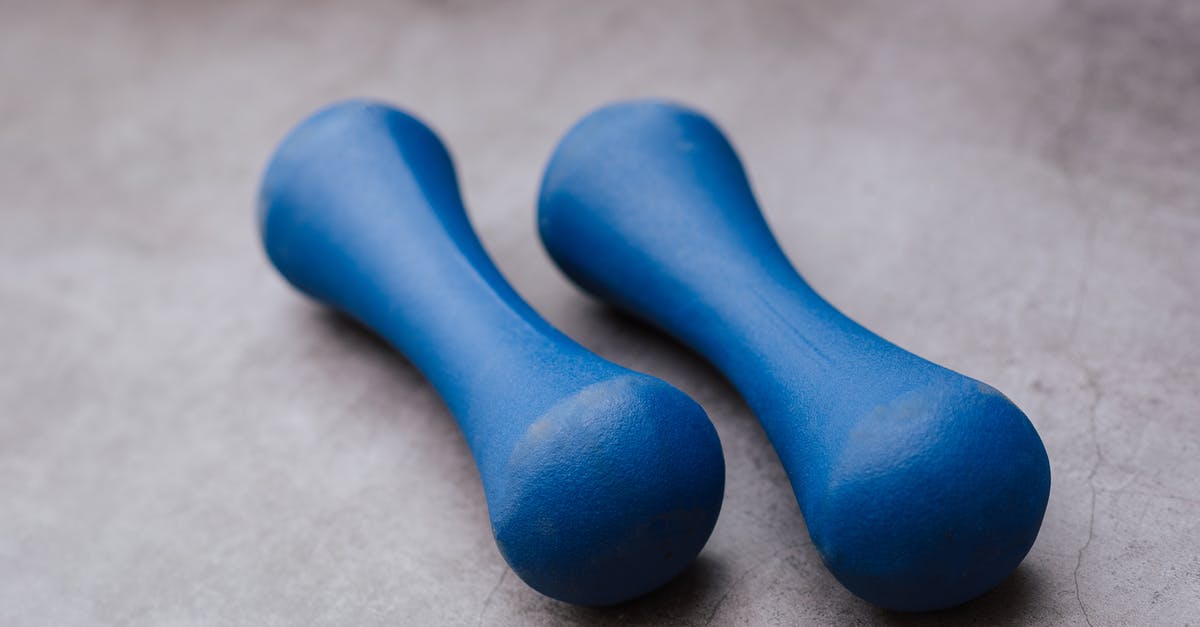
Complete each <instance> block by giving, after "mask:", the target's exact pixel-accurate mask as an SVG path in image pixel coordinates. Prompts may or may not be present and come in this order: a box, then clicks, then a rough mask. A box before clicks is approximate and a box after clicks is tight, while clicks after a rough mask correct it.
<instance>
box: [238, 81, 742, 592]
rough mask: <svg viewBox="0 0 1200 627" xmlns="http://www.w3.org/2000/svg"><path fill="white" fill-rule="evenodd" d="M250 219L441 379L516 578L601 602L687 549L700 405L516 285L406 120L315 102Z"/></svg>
mask: <svg viewBox="0 0 1200 627" xmlns="http://www.w3.org/2000/svg"><path fill="white" fill-rule="evenodd" d="M259 221H260V227H261V230H262V238H263V244H264V245H265V246H266V250H267V254H268V256H269V257H270V259H271V261H272V262H273V263H274V264H275V267H276V268H278V269H279V271H280V272H281V273H282V274H283V276H284V277H286V278H287V280H288V281H290V282H291V283H292V284H293V285H294V286H295V287H297V288H298V289H300V290H301V291H302V292H304V293H306V294H308V295H309V296H311V297H313V298H315V299H317V300H319V301H321V302H323V303H326V304H327V305H329V306H331V307H334V308H336V309H339V310H341V311H344V312H346V313H347V314H349V315H351V316H352V317H354V318H356V319H358V320H359V321H360V322H362V323H363V324H365V325H366V326H368V327H370V328H371V329H373V330H374V331H375V332H377V333H378V334H379V335H381V336H382V337H383V338H385V339H386V340H387V341H388V342H390V343H391V344H392V345H393V346H395V347H396V348H397V349H399V350H400V351H401V352H403V353H404V354H405V355H407V356H408V358H409V359H410V360H411V361H412V363H413V364H415V365H416V366H417V368H419V369H420V370H421V372H422V373H424V374H425V376H426V377H427V378H428V379H429V381H430V382H432V383H433V385H434V386H435V387H436V388H437V390H438V391H439V392H440V393H441V396H442V398H443V399H445V401H446V404H447V406H448V407H449V408H450V411H451V412H452V413H453V414H454V416H455V418H456V419H457V420H458V423H459V425H460V426H461V428H462V431H463V435H464V436H465V437H466V441H467V444H468V445H469V447H470V449H471V453H472V455H473V456H474V457H475V463H476V465H477V467H478V469H479V474H480V477H481V478H482V480H483V487H484V492H485V494H486V497H487V503H488V512H489V515H490V517H491V521H492V532H493V534H494V535H495V538H496V544H497V545H498V546H499V548H500V552H501V553H502V554H503V555H504V558H505V559H506V560H507V561H508V563H509V564H510V565H511V566H512V569H513V571H514V572H516V573H517V574H518V575H519V576H520V577H521V578H522V579H523V580H524V581H525V582H526V583H528V584H529V585H530V586H531V587H533V588H535V589H536V590H538V591H539V592H542V593H543V594H546V595H548V596H551V597H554V598H557V599H560V600H563V601H567V602H571V603H579V604H585V605H607V604H612V603H618V602H621V601H625V600H628V599H631V598H633V597H636V596H639V595H641V594H643V593H645V592H648V591H650V590H652V589H654V588H657V587H659V586H660V585H662V584H663V583H665V582H667V581H668V580H669V579H671V578H672V577H674V576H675V575H676V574H678V573H679V572H680V571H682V570H683V569H684V568H685V567H686V566H687V565H688V564H690V563H691V562H692V560H693V558H695V556H696V554H697V553H699V551H700V549H701V547H703V546H704V543H705V541H706V540H707V539H708V536H709V534H710V533H711V532H712V528H713V525H714V524H715V523H716V519H717V515H718V513H719V511H720V507H721V499H722V497H723V491H724V484H725V461H724V457H723V456H722V453H721V444H720V441H719V440H718V439H717V433H716V431H715V430H714V429H713V426H712V423H710V422H709V421H708V417H707V416H706V415H705V413H704V411H703V410H702V409H701V408H700V406H699V405H697V404H696V403H695V402H694V401H692V400H691V399H690V398H688V397H687V396H686V395H684V394H683V393H682V392H680V391H679V390H677V389H675V388H674V387H672V386H670V385H668V384H666V383H664V382H663V381H661V380H659V379H656V378H654V377H650V376H647V375H644V374H639V373H636V372H632V371H629V370H627V369H625V368H622V367H620V366H617V365H615V364H613V363H611V362H608V361H606V360H604V359H601V358H600V357H598V356H596V355H595V354H593V353H591V352H589V351H588V350H587V349H585V348H583V347H582V346H580V345H578V344H576V343H575V342H573V341H571V340H570V339H568V338H567V337H566V336H564V335H563V334H562V333H560V332H558V331H557V330H555V329H554V328H553V327H551V326H550V325H549V324H547V323H546V321H544V320H543V319H542V318H540V317H539V316H538V315H537V313H536V312H534V310H533V309H531V308H530V307H529V305H527V304H526V303H525V302H524V301H523V300H521V298H520V297H519V296H518V295H517V294H516V292H514V291H513V289H512V287H510V286H509V284H508V283H507V282H506V281H505V280H504V278H503V277H502V276H501V275H500V272H499V271H498V270H497V269H496V267H495V265H493V264H492V262H491V260H490V259H489V258H488V256H487V253H485V252H484V249H483V247H482V245H481V244H480V242H479V239H478V238H477V237H476V235H475V233H474V232H473V231H472V229H471V225H470V223H469V222H468V220H467V215H466V211H465V209H464V208H463V204H462V199H461V197H460V196H459V192H458V187H457V183H456V180H455V174H454V167H453V165H452V163H451V160H450V155H449V154H448V153H447V152H446V149H445V147H444V146H443V145H442V143H441V142H440V141H439V140H438V138H437V136H436V135H434V133H433V132H432V131H431V130H430V129H429V128H427V127H426V126H425V125H424V124H422V123H421V122H420V121H418V120H416V119H414V118H413V117H411V116H409V115H407V114H405V113H403V112H401V111H397V110H395V109H392V108H390V107H387V106H384V105H380V104H374V103H370V102H362V101H351V102H345V103H340V104H335V105H333V106H330V107H328V108H326V109H323V110H321V111H319V112H317V113H316V114H314V115H313V116H312V117H310V118H308V119H307V120H305V121H304V122H302V123H300V125H298V126H297V127H296V128H295V129H293V130H292V131H291V133H290V134H289V135H288V136H287V137H286V138H285V139H284V140H283V142H282V143H281V144H280V145H279V147H278V148H277V149H276V152H275V154H274V156H273V157H272V159H271V162H270V165H269V166H268V168H267V171H266V174H265V175H264V179H263V182H262V190H261V198H260V212H259ZM428 524H436V521H429V522H428Z"/></svg>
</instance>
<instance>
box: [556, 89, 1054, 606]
mask: <svg viewBox="0 0 1200 627" xmlns="http://www.w3.org/2000/svg"><path fill="white" fill-rule="evenodd" d="M539 227H540V231H541V236H542V241H543V242H544V243H545V245H546V248H547V250H548V251H549V252H550V255H551V256H552V257H553V258H554V260H555V261H556V262H557V263H558V264H559V266H560V267H561V268H562V269H563V271H565V272H566V274H567V275H568V276H570V277H571V278H572V279H573V280H574V281H575V282H577V283H578V284H579V285H581V286H582V287H584V288H585V289H587V290H588V291H590V292H592V293H593V294H595V295H597V296H599V297H600V298H602V299H604V300H606V301H608V302H610V303H612V304H614V305H617V306H619V307H621V308H623V309H625V310H628V311H630V312H632V313H634V314H635V315H638V316H640V317H642V318H644V319H646V320H648V321H650V322H651V323H653V324H655V325H657V326H659V327H661V328H662V329H664V330H666V331H667V332H669V333H671V334H672V335H674V336H675V337H677V338H679V339H680V340H682V341H683V342H684V343H686V344H688V345H690V346H692V347H693V348H695V349H696V350H697V351H699V352H700V353H701V354H703V355H704V356H705V357H707V358H708V359H709V360H711V361H712V362H713V363H714V364H716V365H717V367H719V368H720V369H721V371H722V372H724V373H725V375H726V376H727V377H729V379H730V380H731V381H733V383H734V384H735V385H736V386H737V387H738V389H739V390H740V391H741V393H742V394H743V395H744V396H745V398H746V400H747V402H748V403H749V404H750V406H751V408H752V409H753V410H754V412H755V413H756V414H757V415H758V417H759V419H760V420H761V421H762V424H763V426H764V427H765V429H766V432H767V435H768V436H769V437H770V439H771V442H772V443H773V444H774V446H775V449H776V451H777V452H778V453H779V457H780V459H781V460H782V462H783V465H784V468H785V469H786V470H787V473H788V477H789V478H790V479H791V482H792V486H793V488H794V489H795V492H796V497H797V499H798V500H799V503H800V507H801V509H802V510H803V512H804V517H805V521H806V522H807V524H808V529H809V533H810V534H811V535H812V539H813V542H814V543H815V544H816V547H817V549H818V551H819V552H820V554H821V556H822V558H823V559H824V560H825V563H826V564H827V565H828V567H829V569H830V570H831V571H832V572H833V574H834V575H835V576H836V577H837V578H838V579H839V580H840V581H841V582H842V583H843V584H844V585H845V586H846V587H847V588H849V589H850V590H851V591H852V592H854V593H855V594H857V595H859V596H861V597H862V598H864V599H866V600H868V601H871V602H872V603H875V604H878V605H880V606H883V607H886V608H890V609H897V610H932V609H939V608H945V607H949V606H952V605H956V604H958V603H962V602H963V601H966V600H968V599H971V598H973V597H975V596H977V595H979V594H981V593H983V592H984V591H986V590H988V589H989V588H991V587H993V586H995V585H996V584H997V583H999V582H1000V581H1001V580H1002V579H1004V577H1006V576H1007V575H1008V574H1009V573H1010V572H1011V571H1012V570H1013V569H1014V568H1016V566H1017V564H1018V563H1020V561H1021V559H1022V558H1023V557H1024V556H1025V554H1026V553H1027V552H1028V551H1029V548H1030V547H1031V546H1032V544H1033V541H1034V539H1035V538H1036V537H1037V533H1038V528H1039V527H1040V526H1041V521H1042V515H1043V513H1044V512H1045V509H1046V501H1047V498H1048V496H1049V490H1050V468H1049V462H1048V460H1047V458H1046V451H1045V448H1044V447H1043V446H1042V442H1041V439H1040V438H1039V437H1038V435H1037V432H1036V431H1035V430H1034V428H1033V426H1032V425H1031V424H1030V422H1029V420H1028V419H1027V418H1026V417H1025V415H1024V414H1023V413H1021V411H1020V410H1019V409H1017V407H1016V406H1015V405H1013V404H1012V402H1010V401H1009V400H1008V399H1007V398H1005V397H1004V396H1003V395H1002V394H1000V393H999V392H997V391H996V390H995V389H993V388H991V387H989V386H987V385H985V384H983V383H980V382H979V381H976V380H974V379H971V378H968V377H965V376H963V375H960V374H958V373H955V372H952V371H950V370H947V369H945V368H942V367H941V366H938V365H935V364H933V363H930V362H928V361H925V360H924V359H921V358H920V357H917V356H915V355H913V354H911V353H908V352H906V351H904V350H903V349H900V348H898V347H896V346H895V345H893V344H891V343H889V342H887V341H886V340H883V339H881V338H880V337H878V336H876V335H875V334H873V333H871V332H870V331H868V330H867V329H865V328H863V327H862V326H860V325H858V324H857V323H855V322H854V321H853V320H851V319H849V318H848V317H846V316H845V315H843V314H842V313H840V312H839V311H837V310H836V309H834V308H833V306H831V305H830V304H829V303H827V302H826V301H825V300H823V299H822V298H821V297H820V296H819V295H818V294H817V293H816V292H814V291H813V290H812V289H811V288H810V287H809V286H808V284H807V283H805V281H804V280H803V279H802V278H801V277H800V275H799V274H798V273H797V272H796V271H795V269H793V267H792V266H791V264H790V263H789V262H788V260H787V258H786V257H785V256H784V253H783V251H782V250H781V249H780V247H779V245H778V244H777V242H776V241H775V239H774V237H773V236H772V234H771V232H770V230H769V229H768V228H767V224H766V222H765V221H764V220H763V217H762V214H761V213H760V212H759V209H758V205H757V203H756V202H755V199H754V196H753V193H752V192H751V190H750V186H749V183H748V182H747V180H746V176H745V173H744V172H743V170H742V166H741V163H740V162H739V160H738V158H737V155H736V154H735V153H734V151H733V149H732V147H731V146H730V145H729V143H728V142H727V141H726V139H725V137H724V136H723V135H722V134H721V132H720V130H718V129H717V128H716V126H714V125H713V124H712V123H711V122H710V121H709V120H707V119H706V118H705V117H703V116H702V115H700V114H698V113H696V112H694V111H690V110H688V109H686V108H683V107H680V106H677V105H673V104H669V103H663V102H653V101H645V102H629V103H619V104H615V105H610V106H608V107H605V108H602V109H600V110H598V111H596V112H593V113H592V114H590V115H589V116H587V117H586V118H584V120H583V121H581V122H580V123H579V124H577V125H576V126H575V127H574V128H573V129H572V130H571V131H570V132H569V133H568V134H567V135H566V137H565V138H564V139H563V140H562V142H561V143H560V144H559V146H558V148H557V149H556V151H555V153H554V155H553V157H552V158H551V160H550V164H549V166H548V169H547V171H546V175H545V180H544V181H543V186H542V192H541V201H540V209H539ZM797 541H800V538H797Z"/></svg>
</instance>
